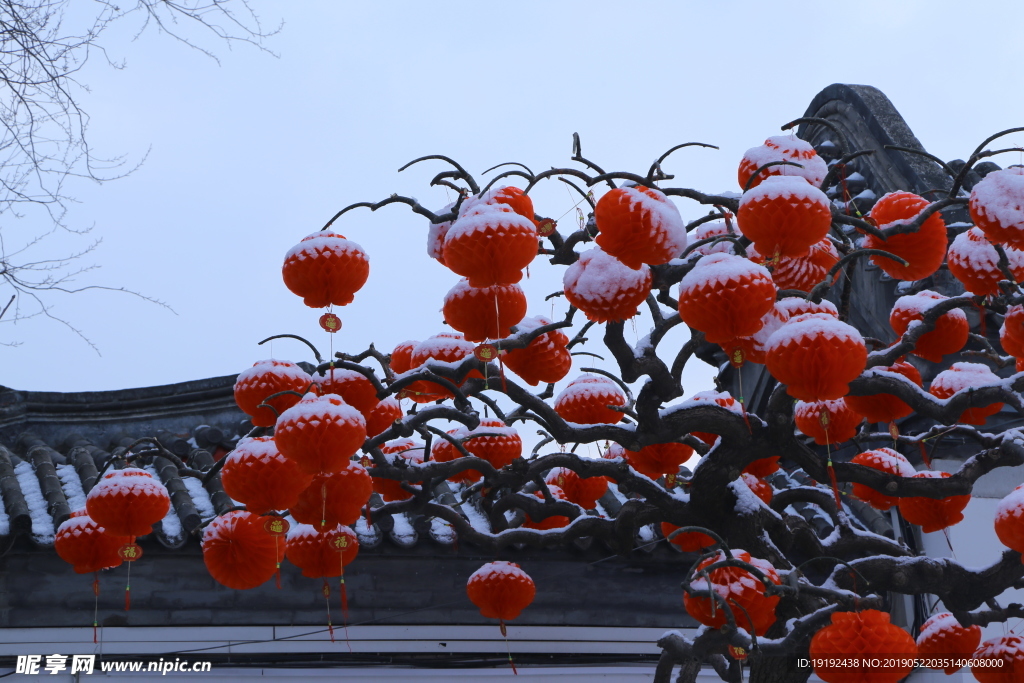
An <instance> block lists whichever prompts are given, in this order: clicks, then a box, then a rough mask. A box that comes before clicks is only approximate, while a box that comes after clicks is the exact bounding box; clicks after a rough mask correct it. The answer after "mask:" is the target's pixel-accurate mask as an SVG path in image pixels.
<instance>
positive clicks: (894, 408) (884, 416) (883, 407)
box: [845, 362, 921, 422]
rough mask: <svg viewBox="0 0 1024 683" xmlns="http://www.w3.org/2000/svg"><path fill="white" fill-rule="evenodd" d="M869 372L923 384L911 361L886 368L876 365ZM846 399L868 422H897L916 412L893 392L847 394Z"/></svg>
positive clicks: (919, 384)
mask: <svg viewBox="0 0 1024 683" xmlns="http://www.w3.org/2000/svg"><path fill="white" fill-rule="evenodd" d="M869 372H874V373H878V374H882V373H892V374H896V375H900V376H902V377H906V378H907V379H909V380H910V381H911V382H913V383H914V384H916V385H917V386H921V373H920V372H918V371H917V368H915V367H914V366H913V365H911V364H910V363H906V362H897V363H895V364H893V365H890V366H889V367H886V368H880V367H874V368H871V369H870V370H869ZM883 376H884V374H883ZM845 400H846V404H847V405H848V406H850V408H852V409H853V410H854V411H855V412H858V413H860V414H861V415H863V416H864V417H865V418H866V419H867V421H868V422H895V421H896V420H899V419H900V418H904V417H906V416H907V415H910V414H911V413H912V412H914V409H913V408H911V407H910V406H909V405H907V404H906V403H905V402H904V401H903V400H902V399H899V398H896V397H895V396H894V395H892V394H869V395H868V396H847V397H846V399H845Z"/></svg>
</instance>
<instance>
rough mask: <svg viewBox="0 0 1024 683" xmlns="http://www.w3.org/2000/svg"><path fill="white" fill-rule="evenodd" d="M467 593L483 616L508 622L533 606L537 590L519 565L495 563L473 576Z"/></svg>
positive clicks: (467, 585) (489, 563) (467, 587)
mask: <svg viewBox="0 0 1024 683" xmlns="http://www.w3.org/2000/svg"><path fill="white" fill-rule="evenodd" d="M466 592H467V593H468V594H469V599H470V600H471V601H472V602H473V604H474V605H476V606H477V607H478V608H480V614H482V615H483V616H485V617H487V618H488V619H501V620H502V621H511V620H513V619H515V618H516V617H518V616H519V613H520V612H522V611H523V610H524V609H526V608H527V607H528V606H529V605H530V603H531V602H533V596H534V595H535V594H536V592H537V588H536V586H534V585H533V579H531V578H530V577H529V575H527V573H526V572H524V571H523V570H522V569H520V568H519V565H518V564H515V563H513V562H502V561H497V562H488V563H487V564H485V565H484V566H482V567H480V569H477V570H476V571H475V572H473V574H472V576H470V577H469V581H467V582H466Z"/></svg>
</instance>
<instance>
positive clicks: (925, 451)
mask: <svg viewBox="0 0 1024 683" xmlns="http://www.w3.org/2000/svg"><path fill="white" fill-rule="evenodd" d="M917 445H918V446H920V447H921V460H924V464H925V466H926V467H927V468H928V469H931V468H932V459H931V458H929V457H928V448H927V447H926V446H925V445H924V441H918V442H917Z"/></svg>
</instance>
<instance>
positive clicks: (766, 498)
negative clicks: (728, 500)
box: [740, 472, 775, 505]
mask: <svg viewBox="0 0 1024 683" xmlns="http://www.w3.org/2000/svg"><path fill="white" fill-rule="evenodd" d="M740 479H741V480H742V481H743V483H744V484H746V485H747V488H748V489H750V492H751V493H753V494H754V495H755V496H757V497H758V498H760V499H761V501H762V502H763V503H764V504H765V505H771V504H772V498H773V497H774V496H775V490H774V489H773V488H772V485H771V484H769V483H768V482H766V481H762V480H761V479H759V478H758V477H755V476H754V475H753V474H749V473H747V472H743V473H742V474H740Z"/></svg>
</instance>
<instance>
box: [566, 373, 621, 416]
mask: <svg viewBox="0 0 1024 683" xmlns="http://www.w3.org/2000/svg"><path fill="white" fill-rule="evenodd" d="M624 405H626V395H625V394H624V393H623V392H622V389H620V388H619V385H617V384H616V383H615V382H613V381H611V380H610V379H608V378H606V377H602V376H601V375H592V374H589V373H588V374H583V375H580V376H579V377H577V378H576V379H574V380H573V381H572V382H570V383H569V386H567V387H566V388H565V389H562V391H561V393H560V394H558V396H557V397H556V398H555V412H556V413H558V415H559V416H560V417H561V418H562V419H563V420H565V421H566V422H575V423H577V424H588V425H590V424H616V423H618V422H620V421H622V417H623V413H621V412H619V411H617V410H613V409H612V408H610V407H609V406H624Z"/></svg>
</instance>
